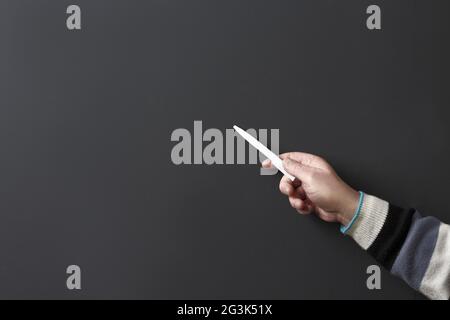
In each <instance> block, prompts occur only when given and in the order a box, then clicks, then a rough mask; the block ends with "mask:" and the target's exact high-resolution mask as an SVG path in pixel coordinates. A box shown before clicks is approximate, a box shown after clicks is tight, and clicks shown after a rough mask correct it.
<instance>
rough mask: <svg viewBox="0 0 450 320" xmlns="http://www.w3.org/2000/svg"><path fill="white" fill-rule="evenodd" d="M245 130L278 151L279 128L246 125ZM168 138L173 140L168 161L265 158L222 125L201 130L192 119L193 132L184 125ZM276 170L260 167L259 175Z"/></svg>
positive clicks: (222, 161)
mask: <svg viewBox="0 0 450 320" xmlns="http://www.w3.org/2000/svg"><path fill="white" fill-rule="evenodd" d="M247 132H248V133H249V134H251V135H252V136H253V137H255V138H256V139H258V140H259V141H260V142H261V143H262V144H264V145H265V146H266V147H268V148H269V149H271V150H272V151H273V152H274V153H275V154H278V153H279V149H280V145H279V142H280V130H279V129H258V130H256V129H247ZM170 140H171V141H172V142H176V144H175V145H174V146H173V148H172V152H171V159H172V162H173V163H174V164H176V165H191V164H196V165H199V164H206V165H222V164H258V161H259V162H262V161H264V160H265V159H266V157H265V156H264V155H263V154H261V153H260V152H258V151H257V150H256V149H255V148H253V147H252V146H249V145H248V143H247V142H246V141H245V140H244V139H243V138H242V137H241V136H240V135H239V134H238V133H237V132H236V131H234V129H225V130H224V132H223V131H222V130H219V129H216V128H210V129H207V130H205V131H203V122H202V121H194V125H193V133H191V131H190V130H188V129H186V128H178V129H175V130H174V131H173V132H172V134H171V137H170ZM269 142H270V143H269ZM277 172H278V170H277V169H276V168H273V169H267V168H261V169H260V174H261V175H274V174H276V173H277Z"/></svg>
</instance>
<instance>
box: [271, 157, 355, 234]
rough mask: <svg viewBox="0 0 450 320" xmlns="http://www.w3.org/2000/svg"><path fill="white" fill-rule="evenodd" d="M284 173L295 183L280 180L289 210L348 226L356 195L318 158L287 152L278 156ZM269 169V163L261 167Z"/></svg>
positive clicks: (283, 179)
mask: <svg viewBox="0 0 450 320" xmlns="http://www.w3.org/2000/svg"><path fill="white" fill-rule="evenodd" d="M280 158H281V159H283V166H284V168H285V170H286V171H287V172H288V173H290V174H291V175H293V176H294V177H295V178H296V179H295V180H294V181H291V180H290V179H289V178H287V177H286V176H283V178H281V181H280V191H281V193H283V194H284V195H286V196H287V197H288V200H289V203H290V204H291V206H292V207H293V208H294V209H295V210H297V212H298V213H300V214H311V213H315V214H317V215H318V216H319V217H320V219H322V220H324V221H326V222H339V223H340V224H342V225H347V224H348V223H349V222H350V220H351V219H352V217H353V214H354V212H355V210H356V207H357V205H358V201H359V193H358V192H357V191H356V190H355V189H353V188H352V187H350V186H349V185H348V184H346V183H345V182H344V181H343V180H342V179H341V178H340V177H339V176H338V175H337V173H336V172H335V171H334V169H333V168H332V167H331V165H330V164H329V163H328V162H327V161H325V160H324V159H322V158H321V157H318V156H315V155H312V154H308V153H303V152H289V153H284V154H282V155H280ZM262 166H263V167H265V168H270V167H271V166H272V164H271V162H270V160H266V161H264V162H263V163H262Z"/></svg>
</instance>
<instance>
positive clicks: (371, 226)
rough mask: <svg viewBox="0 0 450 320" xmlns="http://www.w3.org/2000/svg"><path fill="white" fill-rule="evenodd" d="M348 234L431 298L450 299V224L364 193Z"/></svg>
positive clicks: (389, 268)
mask: <svg viewBox="0 0 450 320" xmlns="http://www.w3.org/2000/svg"><path fill="white" fill-rule="evenodd" d="M347 234H348V235H350V236H351V237H352V238H353V239H354V240H355V241H356V242H357V243H358V244H359V245H360V246H361V247H362V248H363V249H364V250H367V252H368V253H369V254H371V255H372V256H373V257H374V258H375V259H376V260H377V261H378V262H379V263H380V264H381V265H383V266H384V267H385V268H387V269H388V270H389V271H390V272H392V273H393V274H394V275H396V276H399V277H400V278H402V279H403V280H404V281H406V282H407V283H408V284H409V285H410V286H411V287H412V288H414V289H416V290H418V291H420V292H422V293H423V294H425V295H426V296H427V297H429V298H431V299H444V300H447V299H449V297H450V226H449V225H447V224H444V223H442V222H440V221H439V220H437V219H436V218H433V217H422V216H421V215H420V213H419V212H417V211H416V210H414V209H402V208H399V207H396V206H394V205H391V204H389V203H387V202H386V201H384V200H381V199H378V198H376V197H373V196H370V195H365V197H364V201H363V204H362V208H361V212H360V216H359V217H358V219H357V220H356V221H355V223H354V224H353V226H352V227H351V228H350V229H349V230H348V232H347Z"/></svg>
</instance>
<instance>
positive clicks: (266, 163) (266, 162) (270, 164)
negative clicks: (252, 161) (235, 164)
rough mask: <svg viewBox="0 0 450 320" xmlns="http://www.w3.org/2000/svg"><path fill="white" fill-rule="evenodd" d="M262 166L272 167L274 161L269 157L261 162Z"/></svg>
mask: <svg viewBox="0 0 450 320" xmlns="http://www.w3.org/2000/svg"><path fill="white" fill-rule="evenodd" d="M261 166H262V167H263V168H267V169H269V168H272V161H270V160H269V159H266V160H264V161H263V162H262V163H261Z"/></svg>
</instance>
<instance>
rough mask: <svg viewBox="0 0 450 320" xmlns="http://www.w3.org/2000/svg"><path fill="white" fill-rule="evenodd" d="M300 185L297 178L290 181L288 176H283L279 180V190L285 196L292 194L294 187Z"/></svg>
mask: <svg viewBox="0 0 450 320" xmlns="http://www.w3.org/2000/svg"><path fill="white" fill-rule="evenodd" d="M301 185H302V183H301V182H300V181H299V180H294V181H291V180H290V179H289V178H288V177H286V176H283V177H282V178H281V180H280V191H281V193H283V194H285V195H287V196H290V195H294V193H295V192H296V189H298V188H299V187H300V186H301ZM302 190H303V189H302ZM297 192H298V191H297ZM302 193H303V194H304V193H305V192H304V191H303V192H302Z"/></svg>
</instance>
